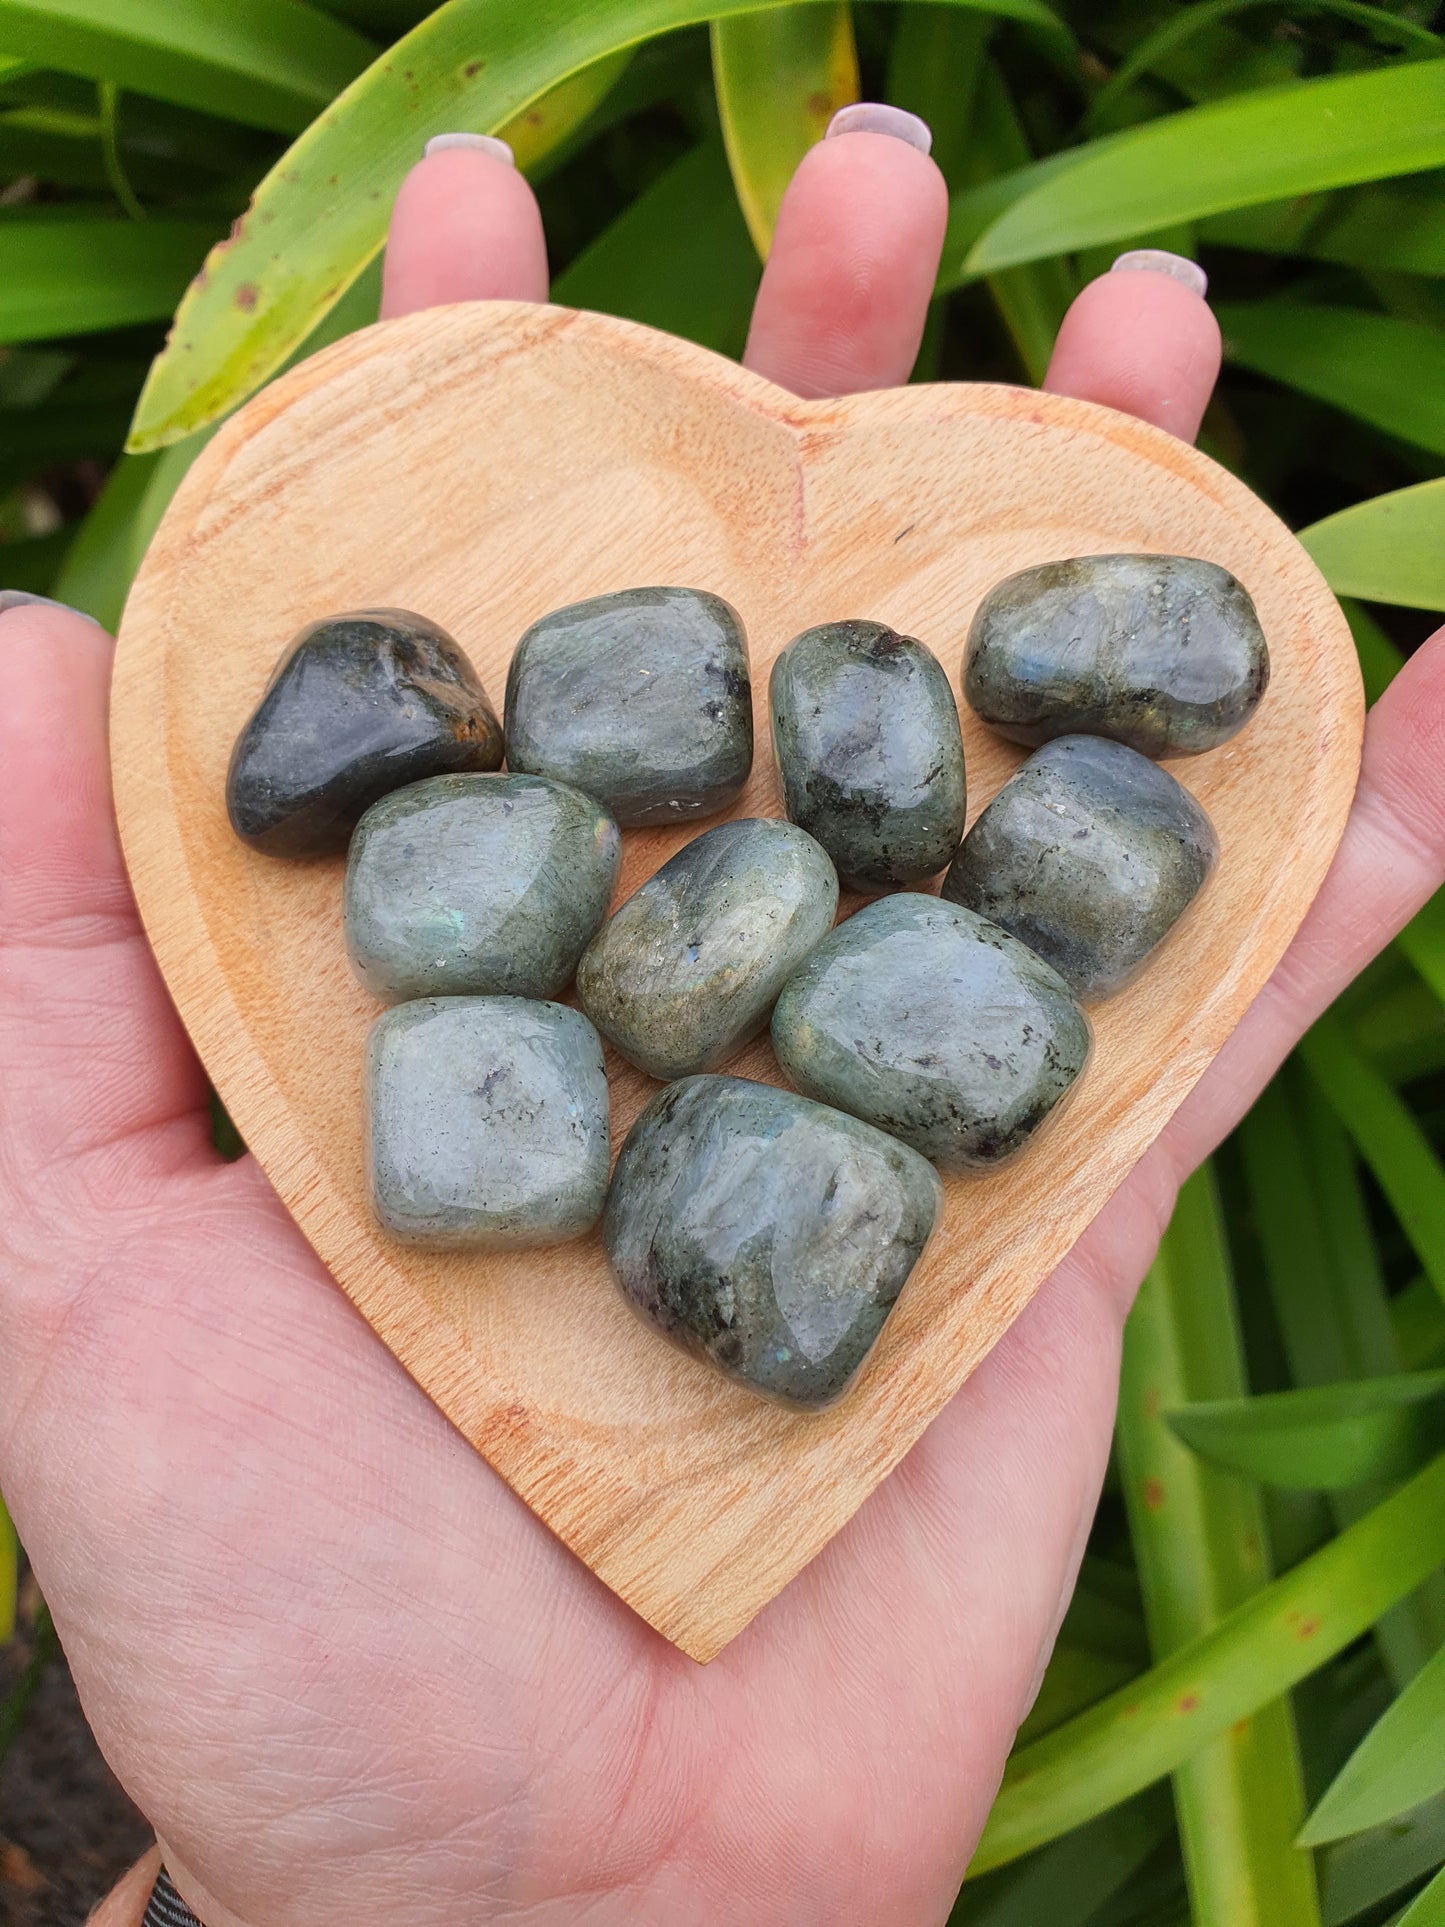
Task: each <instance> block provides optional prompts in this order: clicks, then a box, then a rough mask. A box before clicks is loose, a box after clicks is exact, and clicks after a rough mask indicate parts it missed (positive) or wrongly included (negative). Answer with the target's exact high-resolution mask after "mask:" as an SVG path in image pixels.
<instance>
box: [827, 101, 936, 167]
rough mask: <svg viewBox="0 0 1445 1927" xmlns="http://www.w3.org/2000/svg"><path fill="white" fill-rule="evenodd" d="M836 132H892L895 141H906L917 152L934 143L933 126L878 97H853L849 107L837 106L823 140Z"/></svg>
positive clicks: (922, 152)
mask: <svg viewBox="0 0 1445 1927" xmlns="http://www.w3.org/2000/svg"><path fill="white" fill-rule="evenodd" d="M835 134H891V135H892V137H893V139H894V140H896V141H907V143H908V145H909V146H910V147H916V148H917V149H918V151H919V153H920V154H926V153H927V152H928V150H929V148H930V147H932V145H933V129H932V128H931V127H930V126H929V124H928V122H927V121H926V120H920V119H919V118H918V116H917V114H910V113H909V112H908V111H907V109H906V108H903V107H889V106H887V105H886V104H885V103H884V102H883V101H881V100H855V101H854V102H853V105H852V106H851V107H840V108H839V109H838V111H837V113H836V114H834V116H833V118H832V119H831V120H830V121H829V122H828V131H827V133H826V134H824V136H823V139H824V140H829V141H830V140H832V138H833V136H834V135H835Z"/></svg>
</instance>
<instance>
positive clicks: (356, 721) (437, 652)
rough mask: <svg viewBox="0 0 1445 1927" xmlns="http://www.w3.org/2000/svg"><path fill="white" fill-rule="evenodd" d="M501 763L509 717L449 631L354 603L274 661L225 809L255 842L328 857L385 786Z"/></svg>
mask: <svg viewBox="0 0 1445 1927" xmlns="http://www.w3.org/2000/svg"><path fill="white" fill-rule="evenodd" d="M501 761H502V725H501V724H500V723H499V722H498V721H497V718H496V715H495V713H494V711H493V709H492V706H491V704H490V703H489V702H488V701H487V692H486V691H485V690H484V689H483V687H482V685H481V683H480V682H479V681H478V679H477V674H476V671H475V670H474V669H473V668H472V665H471V664H470V663H469V662H468V661H467V658H466V657H465V656H464V655H463V654H462V652H461V650H460V649H459V648H458V647H457V645H456V644H455V643H454V642H453V641H452V639H451V637H450V636H449V635H448V634H447V633H446V631H445V630H444V629H440V628H438V627H437V625H436V623H434V622H429V621H428V620H427V618H426V617H425V616H419V615H416V614H414V613H413V612H412V611H411V610H410V609H357V610H354V611H353V612H352V613H351V614H350V615H341V616H329V617H327V618H326V620H325V621H322V622H313V623H311V624H309V625H308V626H307V627H306V628H305V629H303V630H302V631H301V633H300V635H299V636H297V637H296V639H295V641H294V642H292V643H291V644H290V646H289V647H288V649H287V651H286V653H285V655H284V656H282V658H281V660H280V662H279V663H278V664H277V665H276V668H275V669H274V671H273V672H272V675H271V680H270V681H269V682H268V683H267V685H266V689H265V693H264V694H263V695H262V697H261V701H260V702H259V704H258V705H257V707H256V711H255V713H254V715H253V716H252V717H251V719H250V721H249V722H248V723H247V724H246V727H245V728H244V729H243V730H242V731H241V734H240V736H239V737H238V738H237V739H236V747H235V749H234V750H233V752H232V754H231V766H230V770H229V771H228V773H227V777H226V808H227V810H228V812H229V814H230V818H231V827H232V828H233V829H234V830H235V832H236V834H237V836H239V837H241V838H242V839H243V840H244V841H245V842H247V843H249V844H250V845H251V846H252V847H253V848H254V849H257V850H263V851H265V853H266V854H267V855H268V856H321V855H325V854H327V853H329V852H332V851H340V850H344V849H345V848H346V845H347V841H348V839H349V837H350V835H351V832H352V828H353V826H354V825H355V823H356V820H357V818H358V817H359V816H360V815H361V813H362V811H363V810H365V809H366V808H368V806H369V805H370V804H372V803H374V802H375V801H376V799H377V798H378V797H379V796H385V795H386V793H387V792H388V790H395V789H400V788H401V787H402V785H403V784H405V783H415V782H417V781H419V780H420V779H421V778H422V777H424V776H439V775H441V774H442V773H443V772H444V771H448V770H491V769H496V768H498V767H499V766H500V764H501Z"/></svg>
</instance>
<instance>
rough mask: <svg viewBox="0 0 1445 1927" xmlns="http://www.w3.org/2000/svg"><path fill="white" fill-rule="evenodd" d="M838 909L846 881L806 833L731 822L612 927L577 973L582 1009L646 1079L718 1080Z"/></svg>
mask: <svg viewBox="0 0 1445 1927" xmlns="http://www.w3.org/2000/svg"><path fill="white" fill-rule="evenodd" d="M837 908H838V876H837V872H836V871H835V870H834V868H833V865H832V864H831V863H830V862H829V860H828V854H827V852H826V851H825V850H824V849H822V848H821V847H820V845H818V844H817V843H815V842H814V841H813V839H812V837H810V836H809V835H808V834H807V832H806V831H805V830H800V829H798V828H797V826H796V825H795V824H792V823H771V822H764V821H761V820H758V819H750V818H744V819H741V820H739V821H736V822H732V823H719V824H718V826H717V828H716V829H712V830H704V831H703V833H702V835H701V836H699V837H695V838H694V839H693V841H692V842H691V843H689V844H687V845H686V846H685V847H684V848H683V849H681V850H679V851H678V853H677V855H676V856H675V857H672V858H671V859H670V860H669V861H668V862H667V863H664V864H663V866H662V868H661V869H660V870H659V871H657V873H656V874H655V875H654V876H652V877H649V878H648V880H647V882H646V883H644V884H643V885H642V887H641V889H639V890H637V891H636V892H634V894H633V895H632V896H630V897H629V898H628V899H627V901H626V903H624V904H623V905H622V907H621V909H619V910H618V911H617V912H616V913H615V915H614V916H612V917H611V918H610V919H609V920H608V921H607V922H606V923H605V924H603V926H602V928H601V929H600V930H599V931H598V933H597V935H596V936H595V937H594V938H593V939H592V942H591V943H590V944H589V945H588V947H587V950H586V952H585V954H584V955H583V958H582V961H581V963H580V964H579V965H578V966H577V1001H578V1002H579V1003H580V1004H581V1006H582V1008H583V1009H584V1010H585V1011H586V1013H587V1015H588V1016H589V1017H590V1018H591V1019H592V1021H593V1023H594V1024H596V1026H597V1028H598V1029H599V1030H600V1031H601V1032H602V1035H603V1036H604V1037H606V1038H608V1039H610V1040H611V1042H612V1043H614V1044H615V1045H616V1046H617V1048H618V1050H620V1051H621V1052H622V1055H623V1056H624V1057H626V1058H627V1059H629V1060H630V1062H632V1063H634V1064H636V1065H637V1067H638V1068H639V1070H644V1071H647V1072H649V1073H650V1074H651V1075H652V1076H653V1077H662V1078H673V1077H687V1076H688V1075H690V1074H691V1073H692V1072H694V1071H709V1070H713V1069H715V1068H716V1067H717V1066H718V1065H719V1064H721V1063H723V1062H725V1060H726V1059H727V1058H729V1057H730V1056H731V1055H732V1054H733V1052H734V1051H736V1050H739V1049H740V1048H741V1047H742V1046H743V1045H744V1044H746V1043H748V1042H749V1041H750V1040H751V1039H752V1038H754V1037H756V1036H757V1034H758V1032H759V1031H760V1030H761V1029H762V1028H763V1026H764V1025H765V1024H766V1023H767V1021H768V1012H769V1011H770V1010H771V1009H772V1007H773V1004H774V1002H775V1001H776V999H777V995H778V992H779V991H780V990H781V989H782V987H783V985H784V984H785V983H786V982H787V981H788V978H789V977H791V976H792V974H793V972H794V971H795V970H796V969H797V967H798V965H799V964H800V963H801V962H802V961H803V959H804V957H806V956H807V954H808V952H809V951H810V950H811V949H812V948H813V945H814V944H815V943H817V941H818V939H819V938H820V937H822V936H823V935H824V934H825V933H826V932H827V931H828V930H829V929H830V928H831V926H832V922H833V915H834V912H835V911H836V910H837Z"/></svg>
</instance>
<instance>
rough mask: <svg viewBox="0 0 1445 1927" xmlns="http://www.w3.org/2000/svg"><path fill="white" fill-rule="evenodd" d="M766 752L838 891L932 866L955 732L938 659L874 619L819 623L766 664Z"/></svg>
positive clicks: (947, 808)
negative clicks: (769, 729) (769, 730)
mask: <svg viewBox="0 0 1445 1927" xmlns="http://www.w3.org/2000/svg"><path fill="white" fill-rule="evenodd" d="M768 693H769V707H770V709H771V713H772V725H773V752H774V755H775V756H776V758H777V764H778V773H779V775H780V776H781V778H782V783H783V797H784V801H785V804H786V808H787V812H788V815H789V816H790V817H791V818H792V819H793V821H794V822H795V823H799V824H801V825H802V827H803V828H804V829H805V830H807V831H808V832H809V834H810V835H812V836H815V837H817V839H818V841H819V842H820V843H821V844H822V846H823V848H824V849H825V850H826V851H827V852H828V854H829V856H830V857H832V859H833V861H834V863H836V864H837V866H838V874H839V876H840V877H841V878H842V880H843V882H844V884H845V885H846V886H847V887H848V888H849V889H850V890H888V889H896V888H897V887H898V886H899V885H901V884H905V883H918V882H920V881H921V880H922V879H923V878H924V877H929V876H932V875H933V874H934V872H935V871H938V870H941V869H943V867H944V866H945V864H947V863H948V861H949V859H950V858H951V857H952V855H953V853H954V851H955V850H956V849H957V848H958V844H959V839H960V838H961V837H962V835H963V821H964V800H965V799H964V776H963V739H962V737H961V736H960V734H959V728H958V708H957V705H956V704H955V703H954V700H953V691H952V690H951V689H950V688H949V686H948V678H947V676H946V675H945V674H944V672H943V668H942V666H941V664H940V663H939V661H938V659H937V658H936V657H935V656H934V655H933V654H932V653H931V652H930V651H929V650H927V649H925V648H924V646H923V644H922V643H921V642H915V640H914V639H913V637H912V636H900V635H898V634H897V633H896V632H895V631H894V630H892V629H889V628H888V627H886V626H885V624H883V623H881V622H825V623H823V624H822V625H821V626H820V627H818V628H816V629H805V630H804V631H803V633H802V635H800V636H795V637H794V638H793V640H792V641H791V642H790V643H789V644H788V646H787V648H786V649H784V650H783V652H782V654H781V655H780V656H779V657H778V659H777V661H776V662H775V663H774V664H773V674H772V681H771V684H770V687H769V692H768Z"/></svg>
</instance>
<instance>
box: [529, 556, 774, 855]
mask: <svg viewBox="0 0 1445 1927" xmlns="http://www.w3.org/2000/svg"><path fill="white" fill-rule="evenodd" d="M506 727H507V764H508V767H509V768H511V769H517V770H531V771H533V772H535V773H536V774H537V775H539V776H555V777H558V778H559V779H560V780H561V781H562V782H564V783H575V784H576V786H577V788H578V789H580V790H585V791H586V792H587V794H588V795H589V796H595V797H596V798H597V800H598V801H599V802H600V803H602V804H604V805H605V806H606V808H607V809H609V810H610V811H611V812H612V814H613V816H614V817H616V819H617V821H618V822H619V823H620V824H622V825H623V826H624V827H625V828H629V829H630V828H632V827H634V826H636V825H640V824H649V823H654V824H655V823H680V822H685V821H686V820H687V819H688V818H689V817H694V816H711V815H713V814H714V813H715V812H716V811H718V810H721V809H726V807H727V806H728V804H729V803H731V802H732V801H733V799H734V798H735V797H736V796H737V794H738V792H739V791H740V790H741V789H742V786H743V784H744V783H745V782H746V781H747V777H748V771H749V770H750V769H751V768H752V764H753V698H752V684H751V682H750V680H749V674H748V645H747V637H746V635H745V634H744V632H743V625H742V622H741V621H740V619H739V617H738V613H737V611H736V610H735V609H734V608H732V607H731V606H730V605H729V604H728V603H726V602H724V601H723V599H722V597H721V596H715V595H708V594H706V593H704V591H702V590H701V589H623V590H620V591H619V592H618V593H617V594H615V595H603V596H594V597H593V598H592V599H591V600H590V601H588V602H574V603H573V604H571V606H570V607H569V608H566V609H557V610H555V611H554V612H553V613H552V614H551V615H549V616H543V618H542V620H541V621H540V622H534V623H533V624H532V627H531V628H530V629H529V630H528V631H527V633H526V634H525V635H524V636H523V637H522V640H521V641H520V642H519V643H518V644H517V650H516V654H515V655H514V656H513V657H512V666H511V669H510V671H509V672H508V675H507V702H506Z"/></svg>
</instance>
